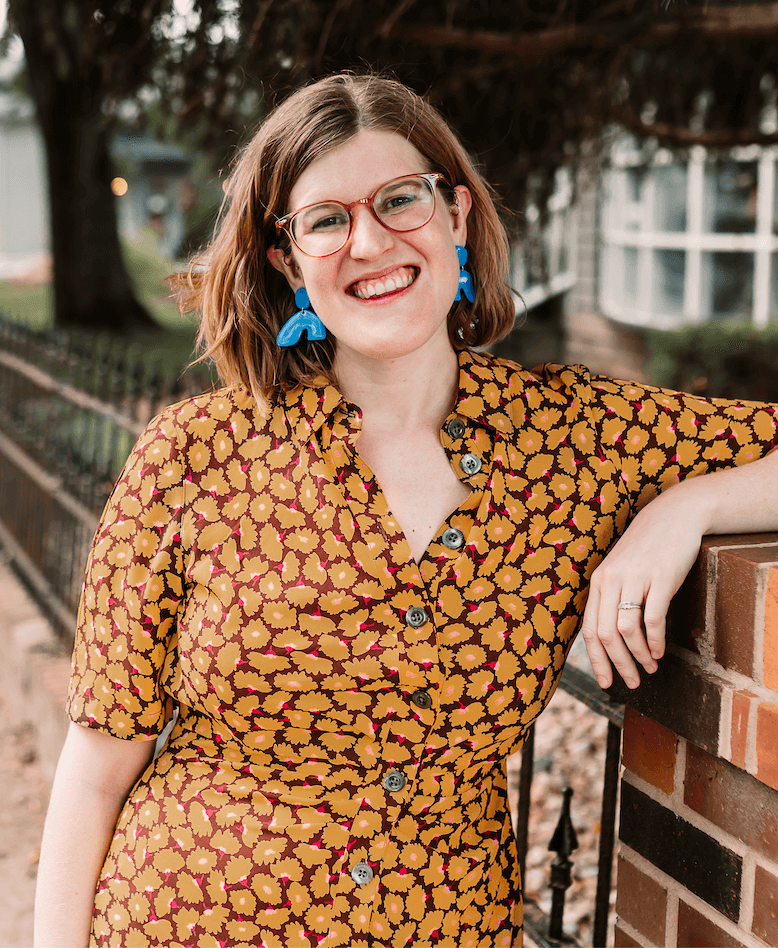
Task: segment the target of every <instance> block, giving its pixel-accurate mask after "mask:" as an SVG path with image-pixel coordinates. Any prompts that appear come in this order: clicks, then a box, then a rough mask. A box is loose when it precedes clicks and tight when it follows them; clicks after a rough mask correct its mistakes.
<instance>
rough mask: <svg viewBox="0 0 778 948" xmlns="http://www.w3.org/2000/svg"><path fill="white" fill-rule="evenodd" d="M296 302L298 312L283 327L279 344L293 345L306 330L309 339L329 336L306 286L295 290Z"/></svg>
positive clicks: (277, 337)
mask: <svg viewBox="0 0 778 948" xmlns="http://www.w3.org/2000/svg"><path fill="white" fill-rule="evenodd" d="M294 302H295V305H296V306H297V312H296V313H294V314H293V315H292V316H291V317H290V318H289V319H287V321H286V322H285V323H284V325H283V326H282V327H281V329H280V331H279V333H278V335H277V336H276V342H277V343H278V345H279V346H282V347H283V348H286V347H287V346H293V345H294V344H295V343H296V342H299V341H300V336H302V334H303V333H304V332H305V333H307V335H308V341H309V342H311V341H312V340H314V339H324V338H326V336H327V330H326V329H325V327H324V323H323V322H322V321H321V320H320V319H319V317H318V316H317V315H316V313H314V311H313V310H312V309H311V300H310V298H309V296H308V291H307V290H306V289H305V287H304V286H301V287H300V289H299V290H296V291H295V294H294Z"/></svg>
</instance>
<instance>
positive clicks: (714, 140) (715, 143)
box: [612, 107, 778, 148]
mask: <svg viewBox="0 0 778 948" xmlns="http://www.w3.org/2000/svg"><path fill="white" fill-rule="evenodd" d="M612 117H613V120H614V121H615V122H618V123H619V124H620V125H623V126H624V128H626V129H628V130H629V131H631V132H634V133H635V134H636V135H640V136H641V137H644V138H656V139H657V140H658V141H659V142H661V143H662V144H663V145H669V146H670V147H674V148H691V147H692V146H694V145H702V146H703V147H705V148H735V147H737V146H742V145H775V144H778V132H758V131H756V130H751V129H747V128H742V129H731V128H725V129H721V130H716V131H709V132H705V131H693V130H692V129H689V128H684V127H683V126H681V125H670V124H669V123H668V122H643V121H641V120H640V118H639V117H638V116H637V115H635V113H634V112H633V111H632V110H631V109H629V108H625V107H622V108H619V109H614V110H613V112H612Z"/></svg>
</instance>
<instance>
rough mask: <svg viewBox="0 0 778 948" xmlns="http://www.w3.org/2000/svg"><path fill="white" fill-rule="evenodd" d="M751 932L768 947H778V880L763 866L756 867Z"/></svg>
mask: <svg viewBox="0 0 778 948" xmlns="http://www.w3.org/2000/svg"><path fill="white" fill-rule="evenodd" d="M751 931H752V932H753V933H754V934H755V935H758V936H759V937H760V938H761V939H762V941H766V942H767V944H768V945H778V878H776V877H775V876H774V875H773V874H772V872H768V871H767V870H766V869H763V868H762V866H757V867H756V879H755V885H754V921H753V923H752V925H751Z"/></svg>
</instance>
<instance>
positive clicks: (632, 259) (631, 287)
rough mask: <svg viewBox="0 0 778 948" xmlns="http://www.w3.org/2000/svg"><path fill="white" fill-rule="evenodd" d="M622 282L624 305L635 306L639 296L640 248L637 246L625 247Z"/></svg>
mask: <svg viewBox="0 0 778 948" xmlns="http://www.w3.org/2000/svg"><path fill="white" fill-rule="evenodd" d="M622 252H623V255H624V256H623V262H622V275H623V278H624V282H623V284H622V287H623V294H624V305H625V306H634V305H635V303H636V302H637V298H638V249H637V247H624V248H623V251H622Z"/></svg>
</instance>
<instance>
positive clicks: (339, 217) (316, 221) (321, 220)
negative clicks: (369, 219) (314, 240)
mask: <svg viewBox="0 0 778 948" xmlns="http://www.w3.org/2000/svg"><path fill="white" fill-rule="evenodd" d="M343 228H345V229H346V230H348V212H347V211H346V209H345V208H344V207H342V206H341V205H340V204H316V205H314V207H308V208H306V209H305V210H303V211H300V213H299V214H298V215H297V216H296V217H295V221H294V233H295V237H296V238H300V237H305V235H306V234H327V233H332V232H333V231H338V230H342V229H343Z"/></svg>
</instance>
